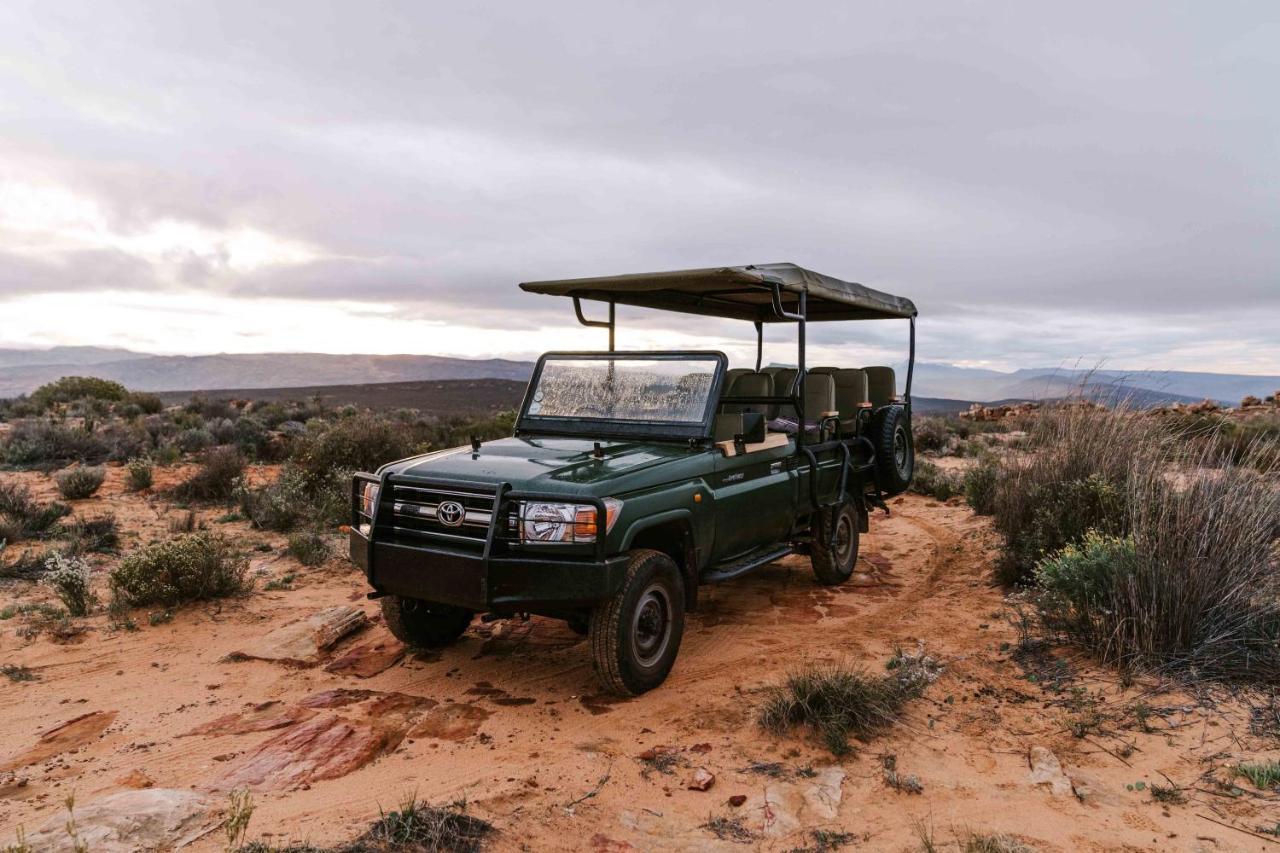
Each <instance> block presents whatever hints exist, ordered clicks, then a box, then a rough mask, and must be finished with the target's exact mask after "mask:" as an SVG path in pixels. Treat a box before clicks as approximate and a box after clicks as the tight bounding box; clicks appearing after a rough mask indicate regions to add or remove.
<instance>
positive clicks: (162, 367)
mask: <svg viewBox="0 0 1280 853" xmlns="http://www.w3.org/2000/svg"><path fill="white" fill-rule="evenodd" d="M897 368H898V375H899V383H900V384H901V382H902V380H903V378H904V371H905V365H897ZM531 369H532V364H531V363H530V362H527V361H513V360H508V359H499V358H488V359H470V358H452V357H447V356H436V355H367V354H358V353H357V354H350V355H333V354H327V353H243V354H221V355H149V354H147V353H140V352H134V351H131V350H126V349H111V348H102V347H54V348H52V349H0V397H13V396H17V395H19V394H27V393H30V392H31V391H33V390H34V389H36V388H38V387H39V386H40V385H43V384H44V383H45V382H49V381H52V380H54V379H57V378H59V377H61V376H68V375H91V376H99V377H101V378H103V379H112V380H115V381H117V382H120V383H122V384H123V385H125V386H126V387H128V388H131V389H134V390H138V391H199V390H208V389H215V388H235V389H254V388H301V387H307V386H317V385H359V384H368V383H388V382H410V381H423V380H441V379H482V378H484V379H505V380H514V381H519V382H523V381H525V380H527V379H528V377H529V373H530V371H531ZM1277 390H1280V376H1275V375H1269V376H1258V375H1249V374H1231V373H1193V372H1185V371H1157V370H1135V371H1121V370H1079V369H1064V368H1022V369H1019V370H1014V371H1007V372H1006V371H998V370H989V369H985V368H976V367H956V366H953V365H947V364H937V363H931V362H920V363H917V364H916V368H915V375H914V381H913V388H912V392H913V394H915V395H918V396H922V397H939V398H946V399H949V400H979V401H984V402H989V401H1003V400H1038V399H1045V398H1053V397H1064V396H1069V395H1072V394H1078V393H1081V391H1083V392H1084V393H1086V394H1089V395H1091V396H1103V397H1110V396H1127V397H1130V398H1132V399H1133V400H1134V401H1135V402H1136V403H1138V404H1140V405H1153V404H1158V403H1167V402H1193V401H1199V400H1203V399H1211V400H1218V401H1220V402H1222V403H1225V404H1228V405H1234V404H1235V403H1238V402H1239V401H1240V399H1241V398H1242V397H1244V396H1245V395H1248V394H1253V395H1256V396H1259V397H1262V396H1266V395H1268V394H1273V393H1275V392H1276V391H1277Z"/></svg>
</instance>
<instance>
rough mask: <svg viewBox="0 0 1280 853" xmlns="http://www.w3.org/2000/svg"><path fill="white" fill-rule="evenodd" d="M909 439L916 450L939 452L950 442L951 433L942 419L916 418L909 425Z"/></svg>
mask: <svg viewBox="0 0 1280 853" xmlns="http://www.w3.org/2000/svg"><path fill="white" fill-rule="evenodd" d="M911 439H912V442H913V443H914V446H915V449H916V450H920V451H929V450H941V449H942V448H944V447H946V446H947V443H948V442H949V441H950V439H951V433H950V432H949V431H948V430H947V424H946V421H944V420H942V418H916V419H915V420H913V421H912V423H911Z"/></svg>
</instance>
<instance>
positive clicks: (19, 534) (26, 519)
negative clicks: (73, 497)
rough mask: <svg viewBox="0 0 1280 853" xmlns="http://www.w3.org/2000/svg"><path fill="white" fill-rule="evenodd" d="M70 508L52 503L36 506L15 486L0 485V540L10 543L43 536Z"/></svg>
mask: <svg viewBox="0 0 1280 853" xmlns="http://www.w3.org/2000/svg"><path fill="white" fill-rule="evenodd" d="M70 512H71V507H69V506H67V505H66V504H61V503H58V502H56V501H54V502H53V503H48V504H41V503H37V502H36V501H35V500H34V499H32V497H31V491H30V489H28V488H27V487H26V486H24V485H21V484H19V483H13V482H9V483H0V539H3V540H6V541H8V542H10V543H14V542H18V541H19V540H22V539H32V538H36V537H39V536H45V535H47V534H48V532H49V531H50V530H51V529H52V528H53V526H54V525H55V524H57V523H58V520H59V519H61V518H63V517H64V516H66V515H67V514H69V513H70Z"/></svg>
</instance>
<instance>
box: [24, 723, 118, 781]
mask: <svg viewBox="0 0 1280 853" xmlns="http://www.w3.org/2000/svg"><path fill="white" fill-rule="evenodd" d="M115 718H116V712H115V711H91V712H90V713H88V714H81V715H80V716H79V717H73V718H72V719H70V720H67V721H66V722H65V723H62V724H60V725H57V726H54V727H53V728H51V729H49V730H48V731H46V732H44V733H43V734H41V735H40V737H39V739H37V740H36V742H35V745H34V746H31V747H29V748H28V749H25V750H23V751H21V752H17V753H14V754H12V755H10V756H9V757H8V758H5V759H3V760H0V772H4V771H6V770H16V769H17V768H19V767H26V766H27V765H29V764H39V763H40V762H41V761H45V760H46V759H49V758H52V757H53V756H55V755H58V754H59V753H62V752H66V751H67V750H70V749H76V748H77V747H81V746H84V745H85V744H87V743H91V742H92V741H94V740H96V739H97V737H98V736H99V735H101V734H102V733H103V732H104V731H106V729H107V726H109V725H111V723H112V722H114V721H115Z"/></svg>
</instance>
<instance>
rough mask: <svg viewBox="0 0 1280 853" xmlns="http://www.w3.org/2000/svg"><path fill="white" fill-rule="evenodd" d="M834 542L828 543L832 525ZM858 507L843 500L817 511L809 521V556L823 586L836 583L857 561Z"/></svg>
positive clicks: (844, 578)
mask: <svg viewBox="0 0 1280 853" xmlns="http://www.w3.org/2000/svg"><path fill="white" fill-rule="evenodd" d="M833 525H834V527H835V534H836V535H835V544H834V545H832V544H831V531H832V526H833ZM858 529H859V527H858V511H857V510H856V509H854V507H853V504H851V503H845V504H841V505H840V506H838V507H835V508H833V509H827V510H823V511H822V512H821V513H819V514H818V517H817V519H816V520H815V522H814V525H813V545H812V546H811V547H810V553H809V560H810V562H811V563H812V564H813V575H814V577H816V578H817V579H818V583H820V584H822V585H823V586H836V585H837V584H842V583H844V582H845V581H847V580H848V579H849V578H850V577H851V576H852V575H853V569H854V567H855V566H856V565H857V564H858V539H859V534H858Z"/></svg>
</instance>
